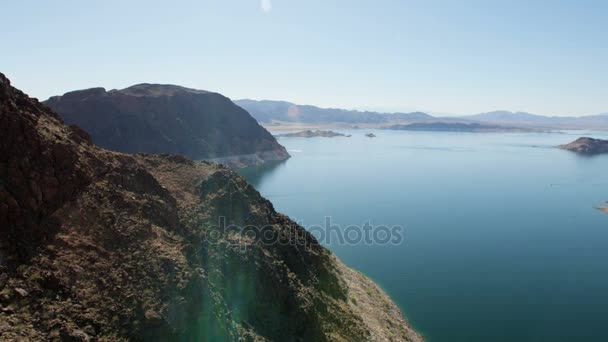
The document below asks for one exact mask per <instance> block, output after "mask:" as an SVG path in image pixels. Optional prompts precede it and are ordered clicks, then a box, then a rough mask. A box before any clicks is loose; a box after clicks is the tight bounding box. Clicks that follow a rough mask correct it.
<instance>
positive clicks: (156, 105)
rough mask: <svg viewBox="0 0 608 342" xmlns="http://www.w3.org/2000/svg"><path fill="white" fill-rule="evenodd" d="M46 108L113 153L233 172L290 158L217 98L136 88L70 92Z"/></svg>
mask: <svg viewBox="0 0 608 342" xmlns="http://www.w3.org/2000/svg"><path fill="white" fill-rule="evenodd" d="M45 104H47V105H48V106H49V107H51V108H52V109H53V110H54V111H56V112H57V113H59V115H61V117H62V118H63V120H64V121H65V122H66V123H68V124H74V125H78V126H80V127H82V128H83V129H84V130H85V131H86V132H88V133H89V134H90V135H91V137H92V140H93V142H94V143H95V144H96V145H99V146H101V147H104V148H107V149H110V150H113V151H119V152H126V153H171V154H180V155H183V156H186V157H188V158H191V159H195V160H202V159H215V160H217V161H221V162H224V163H226V164H229V165H234V166H242V165H251V164H258V163H262V162H264V161H269V160H284V159H287V158H288V157H289V154H288V153H287V151H286V150H285V148H284V147H283V146H281V145H280V144H279V143H277V141H276V140H275V139H274V138H273V137H272V135H271V134H270V133H268V131H266V130H265V129H264V128H263V127H261V126H260V125H258V123H257V122H256V121H255V120H254V119H253V118H252V117H251V116H250V115H249V114H248V113H247V112H246V111H245V110H243V109H242V108H240V107H239V106H237V105H235V104H234V103H232V101H230V99H228V98H226V97H224V96H222V95H220V94H217V93H212V92H207V91H203V90H195V89H189V88H184V87H179V86H174V85H160V84H139V85H134V86H132V87H129V88H126V89H122V90H111V91H105V89H103V88H92V89H86V90H79V91H73V92H69V93H66V94H65V95H63V96H55V97H52V98H50V99H48V100H47V101H46V102H45Z"/></svg>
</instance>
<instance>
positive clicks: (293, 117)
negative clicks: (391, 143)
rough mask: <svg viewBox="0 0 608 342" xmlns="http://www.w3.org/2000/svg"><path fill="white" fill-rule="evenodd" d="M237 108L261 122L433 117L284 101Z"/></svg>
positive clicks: (248, 102)
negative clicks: (322, 106) (241, 108)
mask: <svg viewBox="0 0 608 342" xmlns="http://www.w3.org/2000/svg"><path fill="white" fill-rule="evenodd" d="M234 103H236V104H237V105H239V106H241V107H243V108H244V109H245V110H247V111H248V112H249V113H250V114H251V115H252V116H253V117H254V118H255V119H256V120H258V121H259V122H262V123H270V122H273V121H282V122H303V123H317V124H318V123H332V122H342V123H352V124H359V123H366V124H374V123H385V122H391V121H394V120H403V121H424V120H428V119H432V118H433V117H432V116H430V115H428V114H426V113H422V112H413V113H378V112H370V111H357V110H348V109H338V108H320V107H316V106H310V105H298V104H294V103H291V102H285V101H270V100H262V101H256V100H236V101H234Z"/></svg>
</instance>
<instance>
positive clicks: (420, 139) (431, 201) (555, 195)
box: [243, 130, 608, 342]
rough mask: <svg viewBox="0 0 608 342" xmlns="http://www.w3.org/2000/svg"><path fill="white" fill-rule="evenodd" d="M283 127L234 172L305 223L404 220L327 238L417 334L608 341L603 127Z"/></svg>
mask: <svg viewBox="0 0 608 342" xmlns="http://www.w3.org/2000/svg"><path fill="white" fill-rule="evenodd" d="M342 132H343V133H349V134H352V135H353V136H352V137H351V138H312V139H306V138H283V139H281V140H280V143H281V144H283V145H284V146H285V147H286V148H287V149H288V150H289V151H290V153H291V155H292V158H291V159H289V160H288V161H286V162H284V163H281V164H278V165H274V166H270V167H264V168H260V169H248V170H244V171H243V174H244V175H245V176H246V177H247V178H248V179H249V180H250V181H251V182H252V183H253V184H254V186H256V187H257V189H258V190H259V191H260V192H261V193H262V194H263V195H264V196H265V197H267V198H268V199H270V200H271V201H272V202H273V203H274V205H275V208H276V209H277V210H278V211H280V212H283V213H285V214H287V215H289V216H290V217H291V218H292V219H294V220H296V221H297V222H299V223H302V224H303V225H304V226H310V225H314V224H323V222H324V220H325V217H326V216H330V217H331V219H332V222H333V223H334V224H339V225H341V226H342V227H346V226H348V225H361V224H363V223H365V222H368V221H369V222H371V223H372V224H376V225H380V224H381V225H387V226H393V225H401V226H403V227H405V239H404V242H403V243H402V244H398V245H377V244H376V245H366V244H363V243H361V244H357V245H341V244H336V243H332V244H329V245H328V246H327V247H328V248H329V249H331V250H332V251H333V252H335V253H336V254H337V255H338V256H339V257H340V258H341V259H342V260H343V261H344V262H345V263H346V264H347V265H349V266H350V267H353V268H355V269H358V270H360V271H362V272H363V273H365V274H366V275H368V276H369V277H371V278H372V279H374V280H375V281H376V282H377V283H379V284H380V285H381V286H382V287H383V288H384V289H385V290H386V291H387V292H388V293H389V295H390V296H391V297H392V298H393V299H394V301H395V302H396V303H397V304H398V305H399V306H400V307H401V308H402V310H403V312H404V314H405V316H406V317H407V318H408V319H409V321H410V322H411V323H412V324H413V325H414V327H415V328H416V329H417V330H418V331H420V332H421V333H422V334H423V335H424V336H425V338H426V339H427V340H428V341H431V342H437V341H483V342H486V341H515V340H517V341H607V340H608V330H607V328H608V215H606V214H604V213H602V212H600V211H598V210H595V209H594V208H593V207H594V206H597V205H602V204H603V203H604V202H605V201H606V200H608V176H607V175H608V155H606V156H597V157H583V156H578V155H576V154H574V153H571V152H568V151H563V150H559V149H556V148H554V146H556V145H558V144H562V143H567V142H570V141H572V140H574V139H576V138H578V137H579V136H581V135H590V136H593V137H598V138H608V133H599V132H563V133H561V134H560V133H550V134H549V133H441V132H404V131H374V133H375V134H376V135H377V138H371V139H370V138H367V137H364V136H363V134H364V133H367V132H368V131H361V130H356V131H349V132H346V131H342Z"/></svg>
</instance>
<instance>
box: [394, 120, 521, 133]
mask: <svg viewBox="0 0 608 342" xmlns="http://www.w3.org/2000/svg"><path fill="white" fill-rule="evenodd" d="M384 129H390V130H398V131H433V132H509V131H511V132H519V131H525V129H522V128H518V127H507V126H500V125H492V124H480V123H464V122H415V123H411V124H407V125H392V126H387V127H384Z"/></svg>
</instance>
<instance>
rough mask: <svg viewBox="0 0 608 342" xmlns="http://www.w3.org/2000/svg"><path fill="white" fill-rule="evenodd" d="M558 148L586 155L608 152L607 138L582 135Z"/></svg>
mask: <svg viewBox="0 0 608 342" xmlns="http://www.w3.org/2000/svg"><path fill="white" fill-rule="evenodd" d="M559 148H561V149H564V150H568V151H573V152H576V153H580V154H586V155H594V154H602V153H608V140H601V139H593V138H588V137H582V138H578V139H576V140H575V141H573V142H571V143H569V144H565V145H560V146H559Z"/></svg>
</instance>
